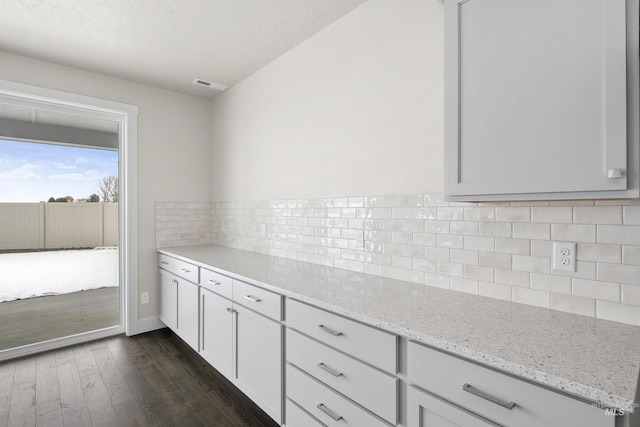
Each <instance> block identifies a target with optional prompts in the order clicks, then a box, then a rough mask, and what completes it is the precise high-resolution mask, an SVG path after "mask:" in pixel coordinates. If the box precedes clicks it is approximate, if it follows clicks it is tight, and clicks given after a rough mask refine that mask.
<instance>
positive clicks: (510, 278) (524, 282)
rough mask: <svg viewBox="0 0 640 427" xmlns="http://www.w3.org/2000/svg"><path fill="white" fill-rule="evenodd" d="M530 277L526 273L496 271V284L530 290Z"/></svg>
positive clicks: (497, 269)
mask: <svg viewBox="0 0 640 427" xmlns="http://www.w3.org/2000/svg"><path fill="white" fill-rule="evenodd" d="M529 276H530V274H529V273H527V272H526V271H513V270H502V269H499V268H496V269H495V282H496V283H499V284H502V285H509V286H516V287H522V288H528V287H529V283H530V281H529Z"/></svg>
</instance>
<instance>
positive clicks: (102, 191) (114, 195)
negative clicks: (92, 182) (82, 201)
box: [98, 176, 118, 202]
mask: <svg viewBox="0 0 640 427" xmlns="http://www.w3.org/2000/svg"><path fill="white" fill-rule="evenodd" d="M98 195H99V196H100V198H101V199H102V201H103V202H117V201H118V177H117V176H105V177H103V178H101V179H100V181H99V182H98Z"/></svg>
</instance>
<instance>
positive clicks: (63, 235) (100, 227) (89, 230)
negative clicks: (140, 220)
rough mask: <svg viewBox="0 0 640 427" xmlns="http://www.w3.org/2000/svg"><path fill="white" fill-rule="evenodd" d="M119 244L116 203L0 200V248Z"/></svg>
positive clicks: (62, 247)
mask: <svg viewBox="0 0 640 427" xmlns="http://www.w3.org/2000/svg"><path fill="white" fill-rule="evenodd" d="M117 244H118V204H117V203H101V202H99V203H44V202H40V203H0V250H20V249H66V248H95V247H99V246H116V245H117Z"/></svg>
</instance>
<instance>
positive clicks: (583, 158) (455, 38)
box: [445, 0, 638, 200]
mask: <svg viewBox="0 0 640 427" xmlns="http://www.w3.org/2000/svg"><path fill="white" fill-rule="evenodd" d="M635 18H636V20H637V11H636V16H635ZM626 19H627V18H626V13H625V0H566V1H561V2H558V1H556V0H447V1H446V3H445V28H446V29H445V34H446V40H445V52H446V53H445V68H446V73H445V75H446V76H447V77H446V82H445V92H446V107H445V108H446V124H445V126H446V127H445V139H446V143H445V146H446V154H445V157H446V180H445V187H446V194H447V196H449V198H450V199H451V200H483V199H487V197H488V198H490V199H493V200H499V199H514V198H520V199H532V198H533V199H540V198H549V197H550V196H549V194H550V193H555V194H556V196H555V197H553V198H585V197H591V198H593V197H594V194H586V193H583V192H600V193H597V195H599V197H616V196H617V197H638V196H637V193H638V189H637V188H635V189H634V191H633V192H631V191H626V190H627V188H628V187H627V180H628V178H630V179H631V177H633V180H636V178H635V176H636V175H637V173H638V172H637V162H636V159H635V157H636V156H633V155H632V154H631V155H630V162H631V163H629V164H628V162H627V151H628V150H629V149H630V147H631V146H630V145H628V144H631V142H630V141H631V140H630V139H629V140H628V138H627V34H626ZM630 37H633V38H634V39H636V38H637V34H631V33H630ZM631 51H632V50H631V49H629V52H631ZM636 52H637V51H636ZM629 62H630V65H629V66H631V64H633V63H636V62H637V60H636V59H635V58H634V57H633V56H629ZM634 67H635V65H634ZM632 71H633V70H632V69H631V68H630V69H629V74H630V75H633V73H632ZM633 86H635V83H634V84H633ZM629 93H630V94H631V93H632V91H631V90H630V91H629ZM634 96H635V95H634ZM634 139H635V137H634ZM633 144H634V147H636V148H633V150H637V141H634V142H633ZM635 152H636V153H637V151H635ZM631 153H633V151H631ZM630 165H631V166H630ZM617 173H620V176H619V177H618V176H617V175H616V174H617ZM630 182H631V181H630ZM612 193H617V194H612ZM545 194H546V196H545ZM487 195H489V196H487ZM465 196H467V197H465ZM468 196H479V197H468Z"/></svg>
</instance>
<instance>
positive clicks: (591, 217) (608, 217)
mask: <svg viewBox="0 0 640 427" xmlns="http://www.w3.org/2000/svg"><path fill="white" fill-rule="evenodd" d="M573 222H574V223H575V224H622V206H576V207H575V208H573Z"/></svg>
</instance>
